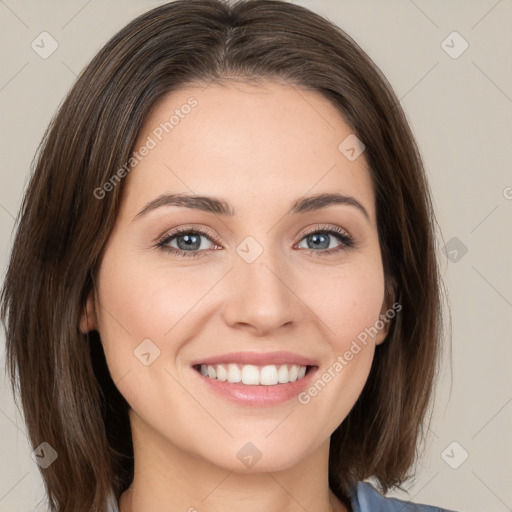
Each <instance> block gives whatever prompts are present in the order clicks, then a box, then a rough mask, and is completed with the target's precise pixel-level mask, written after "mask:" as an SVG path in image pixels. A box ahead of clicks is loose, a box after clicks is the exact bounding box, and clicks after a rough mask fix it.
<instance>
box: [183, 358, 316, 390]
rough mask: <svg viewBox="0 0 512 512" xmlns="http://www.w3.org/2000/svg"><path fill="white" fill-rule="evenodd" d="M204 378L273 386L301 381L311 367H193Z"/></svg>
mask: <svg viewBox="0 0 512 512" xmlns="http://www.w3.org/2000/svg"><path fill="white" fill-rule="evenodd" d="M193 368H194V369H195V370H196V371H198V372H199V373H201V375H203V376H204V377H208V378H210V379H213V380H219V381H221V382H228V383H232V384H245V385H246V386H275V385H278V384H289V383H291V382H295V381H298V380H301V379H303V378H304V377H305V376H306V375H307V374H308V372H309V371H310V370H311V368H314V367H313V366H309V365H308V366H300V365H296V364H278V365H274V364H270V365H265V366H256V365H252V364H235V363H229V364H208V365H207V364H196V365H194V367H193Z"/></svg>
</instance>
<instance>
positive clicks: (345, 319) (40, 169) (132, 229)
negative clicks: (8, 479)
mask: <svg viewBox="0 0 512 512" xmlns="http://www.w3.org/2000/svg"><path fill="white" fill-rule="evenodd" d="M434 228H435V217H434V213H433V211H432V206H431V201H430V195H429V189H428V185H427V182H426V178H425V173H424V170H423V167H422V163H421V159H420V156H419V153H418V150H417V147H416V144H415V142H414V139H413V136H412V134H411V131H410V129H409V127H408V124H407V121H406V119H405V116H404V114H403V111H402V109H401V107H400V104H399V102H398V101H397V99H396V96H395V95H394V93H393V92H392V90H391V88H390V86H389V84H388V83H387V81H386V79H385V78H384V77H383V76H382V74H381V73H380V71H379V70H378V69H377V68H376V66H375V64H373V63H372V61H371V60H370V59H369V58H368V56H366V54H364V52H363V51H362V50H361V49H360V48H359V47H358V46H357V44H356V43H355V42H354V41H353V40H352V39H350V37H349V36H347V35H346V34H345V33H344V32H343V31H341V29H339V28H338V27H336V26H335V25H333V24H332V23H330V22H328V21H327V20H325V19H323V18H321V17H320V16H318V15H316V14H314V13H312V12H310V11H308V10H307V9H305V8H302V7H299V6H296V5H293V4H289V3H286V2H282V1H276V0H248V1H243V2H237V3H234V4H232V5H230V4H228V3H227V2H222V1H220V0H197V1H193V2H190V1H182V0H177V1H175V2H172V3H169V4H166V5H164V6H161V7H158V8H156V9H153V10H152V11H149V12H147V13H146V14H144V15H142V16H140V17H139V18H137V19H135V20H134V21H132V22H131V23H130V24H129V25H128V26H126V27H125V28H124V29H122V30H121V31H120V32H119V33H118V34H117V35H115V36H114V37H113V38H112V39H111V40H110V41H109V42H108V43H107V44H106V45H105V47H104V48H103V49H102V50H101V51H100V52H99V53H98V54H97V56H96V57H95V58H94V59H93V61H92V62H91V63H90V64H89V65H88V66H87V68H86V69H85V70H84V71H83V73H82V74H81V76H80V77H79V79H78V81H77V82H76V84H75V85H74V86H73V88H72V90H71V91H70V93H69V95H68V97H67V98H66V100H65V102H64V103H63V105H62V106H61V108H60V109H59V112H58V113H57V115H56V117H55V118H54V120H53V121H52V123H51V126H50V127H49V129H48V131H47V133H46V134H45V137H44V141H43V144H42V147H41V150H40V152H39V154H38V156H37V162H36V166H35V172H34V174H33V176H32V179H31V181H30V184H29V186H28V190H27V192H26V195H25V198H24V201H23V204H22V209H21V215H20V222H19V227H18V231H17V235H16V240H15V243H14V247H13V252H12V255H11V260H10V265H9V269H8V273H7V276H6V280H5V284H4V288H3V294H2V318H3V321H4V323H5V325H6V339H7V361H8V370H9V372H10V375H11V378H12V382H13V390H14V389H15V380H16V378H18V379H19V383H20V385H19V391H20V397H21V400H22V406H23V410H24V413H25V418H26V422H27V427H28V431H29V434H30V437H31V440H32V443H33V445H34V448H36V450H37V447H40V446H42V447H43V448H44V449H46V452H44V450H43V451H42V452H41V451H40V452H39V454H40V456H41V457H42V458H43V459H44V458H45V457H46V458H47V457H49V455H48V454H49V453H51V454H52V457H51V460H46V463H45V464H44V465H42V467H44V469H42V475H43V478H44V481H45V484H46V488H47V494H48V499H49V505H50V508H51V510H52V511H63V512H64V511H65V512H68V511H69V512H71V511H73V512H77V511H84V512H85V511H87V512H89V511H101V512H104V511H110V512H112V511H118V510H119V511H120V512H139V511H142V510H154V511H157V510H189V511H194V510H199V511H200V510H210V511H214V510H223V511H229V510H235V509H236V510H238V509H240V508H243V509H244V510H248V511H251V510H263V509H264V510H269V511H274V510H276V511H277V510H289V511H295V510H311V511H312V510H315V511H317V512H327V511H336V512H340V511H354V512H356V511H357V512H359V511H360V512H368V511H370V510H372V511H373V510H406V509H407V510H442V509H438V508H435V507H427V506H423V508H421V506H420V505H414V504H409V505H408V504H406V503H404V502H403V501H399V500H394V499H390V498H386V497H384V496H383V495H382V494H381V492H382V493H386V492H387V491H388V489H390V488H392V487H396V486H399V485H400V484H401V483H403V482H404V481H406V479H407V478H408V477H409V476H410V475H409V470H410V468H411V467H412V465H413V462H414V460H415V454H416V448H417V444H418V442H419V440H420V432H424V430H423V423H424V420H425V418H426V412H427V409H428V406H429V404H430V399H431V396H432V389H433V386H434V382H435V376H436V370H437V365H438V355H439V351H440V340H441V320H442V319H441V307H440V291H441V288H440V279H439V275H438V268H437V262H436V256H435V247H434V240H435V238H434ZM28 276H29V279H27V277H28ZM43 442H44V443H47V444H44V445H43V444H42V443H43ZM45 453H46V455H45ZM369 478H373V479H374V481H375V482H376V484H377V485H378V486H379V487H380V492H379V491H378V490H377V489H376V488H374V487H373V486H372V485H370V483H368V482H363V480H367V479H369ZM407 506H408V507H409V508H406V507H407Z"/></svg>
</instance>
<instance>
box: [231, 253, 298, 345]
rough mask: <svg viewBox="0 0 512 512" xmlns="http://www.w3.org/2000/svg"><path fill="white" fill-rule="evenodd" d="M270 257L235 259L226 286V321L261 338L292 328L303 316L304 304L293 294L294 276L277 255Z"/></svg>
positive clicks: (264, 255) (265, 254)
mask: <svg viewBox="0 0 512 512" xmlns="http://www.w3.org/2000/svg"><path fill="white" fill-rule="evenodd" d="M267 254H268V253H267V252H266V251H265V252H263V254H261V255H260V256H259V257H258V258H257V259H256V261H254V262H252V263H247V262H246V261H244V260H243V259H242V258H235V262H234V268H233V270H232V271H231V272H230V273H229V276H228V282H226V283H225V286H226V290H227V291H226V294H225V297H226V300H225V301H224V306H223V317H224V321H225V322H226V324H228V325H229V326H230V327H233V328H237V329H245V330H247V331H251V332H253V333H254V334H255V335H257V336H264V335H266V334H268V333H270V332H272V331H274V330H276V329H282V328H284V327H285V326H288V327H292V326H293V325H295V324H297V321H298V319H299V318H300V315H301V302H300V300H299V298H298V297H297V296H296V295H295V294H294V293H293V277H292V273H291V272H290V270H289V269H288V268H287V267H286V264H285V263H283V262H282V261H281V262H279V261H277V257H276V256H272V257H270V256H268V255H267ZM303 313H304V312H303V311H302V314H303Z"/></svg>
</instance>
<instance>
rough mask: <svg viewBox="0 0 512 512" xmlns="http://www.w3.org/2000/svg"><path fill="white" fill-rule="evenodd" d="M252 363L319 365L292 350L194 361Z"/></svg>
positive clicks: (197, 362)
mask: <svg viewBox="0 0 512 512" xmlns="http://www.w3.org/2000/svg"><path fill="white" fill-rule="evenodd" d="M222 363H225V364H229V363H238V364H252V365H254V366H265V365H278V364H294V365H297V366H317V362H316V361H315V360H313V359H310V358H308V357H304V356H301V355H299V354H294V353H292V352H283V351H280V352H230V353H228V354H221V355H218V356H212V357H206V358H204V359H198V360H197V361H193V362H192V363H191V364H192V366H195V365H198V364H206V365H208V364H222Z"/></svg>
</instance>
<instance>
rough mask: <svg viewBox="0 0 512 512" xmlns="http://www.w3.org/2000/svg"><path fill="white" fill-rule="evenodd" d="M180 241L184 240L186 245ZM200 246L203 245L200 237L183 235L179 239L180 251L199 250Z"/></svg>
mask: <svg viewBox="0 0 512 512" xmlns="http://www.w3.org/2000/svg"><path fill="white" fill-rule="evenodd" d="M180 240H184V243H182V244H180ZM194 245H195V246H197V247H195V246H194ZM199 245H201V242H200V240H199V236H198V235H181V237H178V246H179V248H180V249H185V250H186V249H190V248H193V249H198V248H199ZM192 246H194V247H192Z"/></svg>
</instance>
